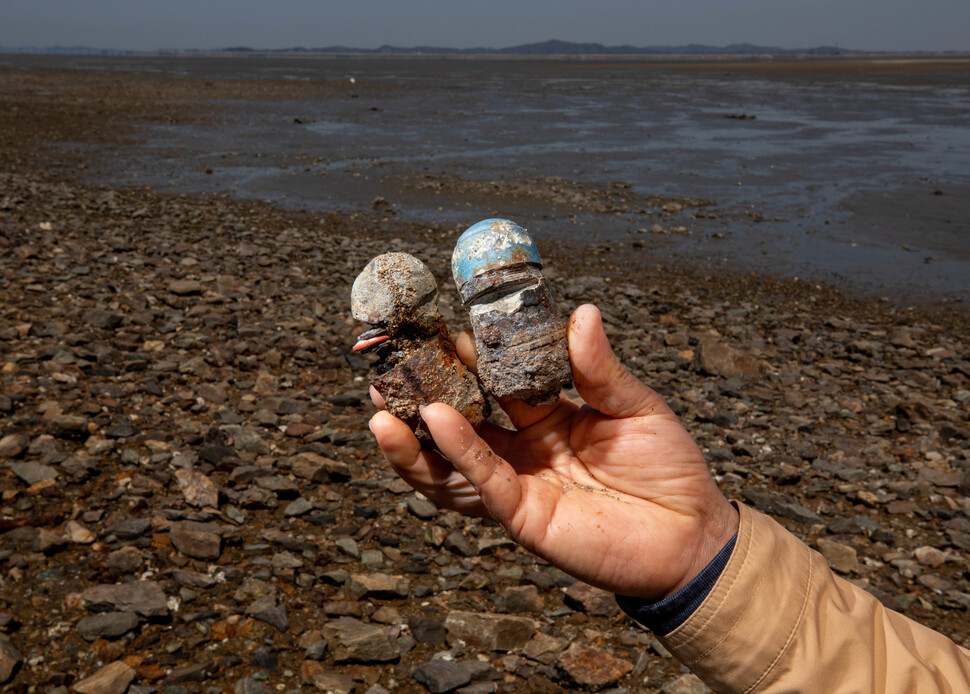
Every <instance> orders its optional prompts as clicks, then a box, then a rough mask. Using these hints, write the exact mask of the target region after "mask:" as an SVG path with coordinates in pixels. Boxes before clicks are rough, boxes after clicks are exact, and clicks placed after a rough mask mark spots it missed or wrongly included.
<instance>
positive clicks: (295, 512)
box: [283, 496, 313, 518]
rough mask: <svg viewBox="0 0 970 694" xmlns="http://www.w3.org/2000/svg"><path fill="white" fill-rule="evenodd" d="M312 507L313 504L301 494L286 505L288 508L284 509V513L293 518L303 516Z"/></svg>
mask: <svg viewBox="0 0 970 694" xmlns="http://www.w3.org/2000/svg"><path fill="white" fill-rule="evenodd" d="M311 509H313V504H312V503H310V502H309V501H307V499H306V498H304V497H302V496H299V497H297V498H295V499H293V501H291V502H290V503H288V504H287V505H286V508H285V509H283V515H284V516H286V517H287V518H293V517H295V516H302V515H303V514H304V513H307V512H308V511H310V510H311Z"/></svg>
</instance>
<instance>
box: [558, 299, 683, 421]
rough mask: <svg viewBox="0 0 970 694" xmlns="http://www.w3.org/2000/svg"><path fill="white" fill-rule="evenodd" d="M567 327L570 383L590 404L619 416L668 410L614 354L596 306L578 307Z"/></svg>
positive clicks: (635, 415) (594, 407)
mask: <svg viewBox="0 0 970 694" xmlns="http://www.w3.org/2000/svg"><path fill="white" fill-rule="evenodd" d="M567 330H568V332H567V335H568V340H569V363H570V365H571V366H572V370H573V383H574V384H575V386H576V390H577V391H578V392H579V395H580V396H581V397H582V398H583V400H585V401H586V403H587V404H588V405H589V406H590V407H592V408H593V409H595V410H597V411H598V412H601V413H602V414H605V415H607V416H608V417H615V418H618V419H623V418H626V417H638V416H642V415H648V414H660V413H666V412H668V411H669V408H668V407H667V405H666V404H665V403H664V401H663V398H661V397H660V396H659V395H657V394H656V393H655V392H654V391H653V390H651V389H650V388H648V387H647V386H645V385H644V384H643V383H641V382H640V380H639V379H638V378H637V377H636V376H634V375H633V374H632V373H630V372H629V370H627V368H626V367H625V366H623V364H621V363H620V360H619V359H617V358H616V355H615V354H613V349H612V348H611V347H610V341H609V339H608V338H607V337H606V332H605V331H604V330H603V318H602V316H601V315H600V311H599V309H598V308H596V307H595V306H593V305H592V304H584V305H582V306H580V307H579V308H577V309H576V310H575V311H573V314H572V315H571V316H570V317H569V325H568V328H567Z"/></svg>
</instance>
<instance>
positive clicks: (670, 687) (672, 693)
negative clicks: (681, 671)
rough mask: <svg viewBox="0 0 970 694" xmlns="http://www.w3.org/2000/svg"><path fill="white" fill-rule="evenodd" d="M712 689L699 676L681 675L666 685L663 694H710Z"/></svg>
mask: <svg viewBox="0 0 970 694" xmlns="http://www.w3.org/2000/svg"><path fill="white" fill-rule="evenodd" d="M710 691H711V689H710V687H708V686H707V685H706V684H704V683H703V682H702V681H701V679H700V677H698V676H697V675H690V674H687V675H681V676H680V677H678V678H677V679H675V680H672V681H670V682H668V683H667V684H665V685H664V686H663V688H662V689H661V690H660V692H661V694H709V692H710Z"/></svg>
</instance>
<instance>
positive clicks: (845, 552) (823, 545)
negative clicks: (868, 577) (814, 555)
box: [817, 540, 859, 574]
mask: <svg viewBox="0 0 970 694" xmlns="http://www.w3.org/2000/svg"><path fill="white" fill-rule="evenodd" d="M817 545H818V551H819V552H821V553H822V556H823V557H825V560H826V561H827V562H828V563H829V565H830V566H831V567H832V568H833V569H835V570H836V571H838V572H839V573H844V574H845V573H851V572H853V571H858V570H859V558H858V556H857V554H856V551H855V549H854V548H853V547H850V546H849V545H844V544H842V543H841V542H833V541H832V540H819V541H818V542H817Z"/></svg>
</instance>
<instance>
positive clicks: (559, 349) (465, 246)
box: [451, 219, 570, 407]
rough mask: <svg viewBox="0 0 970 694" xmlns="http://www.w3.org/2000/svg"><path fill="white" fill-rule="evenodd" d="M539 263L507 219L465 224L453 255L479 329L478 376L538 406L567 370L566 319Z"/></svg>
mask: <svg viewBox="0 0 970 694" xmlns="http://www.w3.org/2000/svg"><path fill="white" fill-rule="evenodd" d="M541 270H542V261H541V260H540V258H539V251H538V249H537V248H536V245H535V242H534V241H533V240H532V237H531V236H530V235H529V233H528V232H527V231H526V230H525V229H523V228H522V227H520V226H519V225H518V224H515V223H513V222H510V221H508V220H507V219H486V220H484V221H481V222H478V223H477V224H474V225H472V226H471V227H469V228H468V229H466V230H465V233H463V234H462V235H461V237H460V238H459V239H458V243H457V244H456V245H455V252H454V255H452V258H451V271H452V273H453V274H454V277H455V284H457V285H458V293H459V294H461V300H462V302H464V304H465V306H466V307H467V308H468V309H469V312H470V315H471V324H472V330H474V332H475V342H476V343H477V345H478V376H479V378H481V379H482V382H483V383H484V384H485V388H486V390H488V391H489V392H490V393H492V394H493V395H495V396H497V397H502V398H519V399H521V400H524V401H525V402H527V403H528V404H530V405H532V406H533V407H534V406H536V405H541V404H544V403H549V402H554V401H555V400H556V398H557V397H558V395H559V391H560V390H561V389H562V386H563V384H564V383H565V382H566V381H568V380H569V377H570V371H569V352H568V350H567V347H566V321H565V320H564V319H563V316H562V314H561V313H560V312H559V307H558V306H556V302H555V301H554V300H553V298H552V294H551V293H550V291H549V285H548V284H547V282H546V280H545V278H544V277H543V276H542V272H541Z"/></svg>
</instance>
